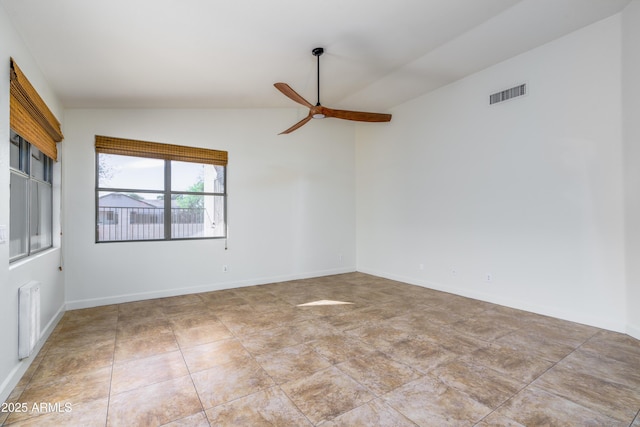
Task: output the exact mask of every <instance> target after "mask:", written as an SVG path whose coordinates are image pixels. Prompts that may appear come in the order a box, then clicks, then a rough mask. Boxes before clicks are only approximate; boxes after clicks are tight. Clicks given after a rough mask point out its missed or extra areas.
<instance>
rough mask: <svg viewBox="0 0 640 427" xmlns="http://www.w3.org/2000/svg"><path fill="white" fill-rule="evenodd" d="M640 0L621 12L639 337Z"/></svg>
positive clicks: (630, 263) (630, 290)
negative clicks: (639, 77)
mask: <svg viewBox="0 0 640 427" xmlns="http://www.w3.org/2000/svg"><path fill="white" fill-rule="evenodd" d="M639 45H640V0H633V1H632V2H631V3H630V4H629V6H627V8H626V9H625V10H624V11H623V12H622V87H623V88H624V90H623V92H622V93H623V95H622V105H623V116H622V120H623V122H622V123H623V135H624V161H625V162H624V168H625V196H626V233H625V234H626V237H627V246H626V249H627V258H626V260H627V311H628V333H629V334H630V335H632V336H634V337H636V338H638V339H640V310H639V309H638V302H639V301H640V80H639V79H638V76H640V48H639Z"/></svg>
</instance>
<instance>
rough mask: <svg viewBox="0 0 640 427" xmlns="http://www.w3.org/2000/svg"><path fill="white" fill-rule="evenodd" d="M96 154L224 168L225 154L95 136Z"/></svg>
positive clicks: (217, 151) (181, 146)
mask: <svg viewBox="0 0 640 427" xmlns="http://www.w3.org/2000/svg"><path fill="white" fill-rule="evenodd" d="M96 152H98V153H104V154H119V155H122V156H136V157H148V158H152V159H163V160H178V161H182V162H193V163H207V164H211V165H219V166H226V165H227V158H228V155H227V152H226V151H220V150H212V149H208V148H197V147H185V146H183V145H173V144H161V143H158V142H148V141H138V140H135V139H123V138H114V137H110V136H101V135H96Z"/></svg>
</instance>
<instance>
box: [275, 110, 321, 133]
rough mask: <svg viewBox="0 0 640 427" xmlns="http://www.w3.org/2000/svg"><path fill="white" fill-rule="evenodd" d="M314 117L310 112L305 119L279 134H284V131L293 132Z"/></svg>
mask: <svg viewBox="0 0 640 427" xmlns="http://www.w3.org/2000/svg"><path fill="white" fill-rule="evenodd" d="M312 118H313V117H312V116H311V114H309V115H308V116H307V117H305V118H304V119H302V120H300V121H299V122H298V123H296V124H295V125H293V126H291V127H290V128H289V129H287V130H285V131H283V132H280V133H279V134H278V135H282V134H283V133H291V132H293V131H294V130H296V129H298V128H300V127H302V126H303V125H304V124H305V123H307V122H308V121H309V120H311V119H312Z"/></svg>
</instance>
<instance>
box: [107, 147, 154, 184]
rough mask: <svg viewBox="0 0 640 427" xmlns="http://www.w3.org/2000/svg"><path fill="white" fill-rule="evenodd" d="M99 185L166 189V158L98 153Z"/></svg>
mask: <svg viewBox="0 0 640 427" xmlns="http://www.w3.org/2000/svg"><path fill="white" fill-rule="evenodd" d="M98 187H100V188H122V189H136V190H156V191H162V190H163V189H164V160H159V159H146V158H142V157H131V156H118V155H115V154H102V153H100V154H98Z"/></svg>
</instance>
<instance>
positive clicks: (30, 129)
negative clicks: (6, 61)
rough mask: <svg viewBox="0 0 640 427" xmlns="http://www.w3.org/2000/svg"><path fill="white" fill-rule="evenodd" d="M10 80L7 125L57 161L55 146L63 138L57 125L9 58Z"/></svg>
mask: <svg viewBox="0 0 640 427" xmlns="http://www.w3.org/2000/svg"><path fill="white" fill-rule="evenodd" d="M10 76H11V77H10V80H11V87H10V89H9V91H10V93H11V99H10V101H9V109H10V112H9V124H10V126H11V129H13V130H14V131H15V132H16V133H18V134H19V135H20V136H22V137H23V138H24V139H26V140H27V141H29V142H30V143H32V144H33V145H35V146H36V147H38V149H39V150H40V151H42V152H43V153H44V154H45V155H47V156H48V157H51V158H52V159H53V160H57V159H58V150H57V148H56V142H60V141H62V139H63V138H64V137H63V135H62V131H61V130H60V123H59V122H58V120H57V119H56V117H55V116H54V115H53V113H52V112H51V110H49V107H47V104H45V102H44V101H43V100H42V98H40V95H38V92H36V90H35V89H34V88H33V86H32V85H31V83H29V80H27V78H26V77H25V75H24V74H23V73H22V71H21V70H20V68H18V66H17V65H16V63H15V62H14V60H13V58H11V71H10Z"/></svg>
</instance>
